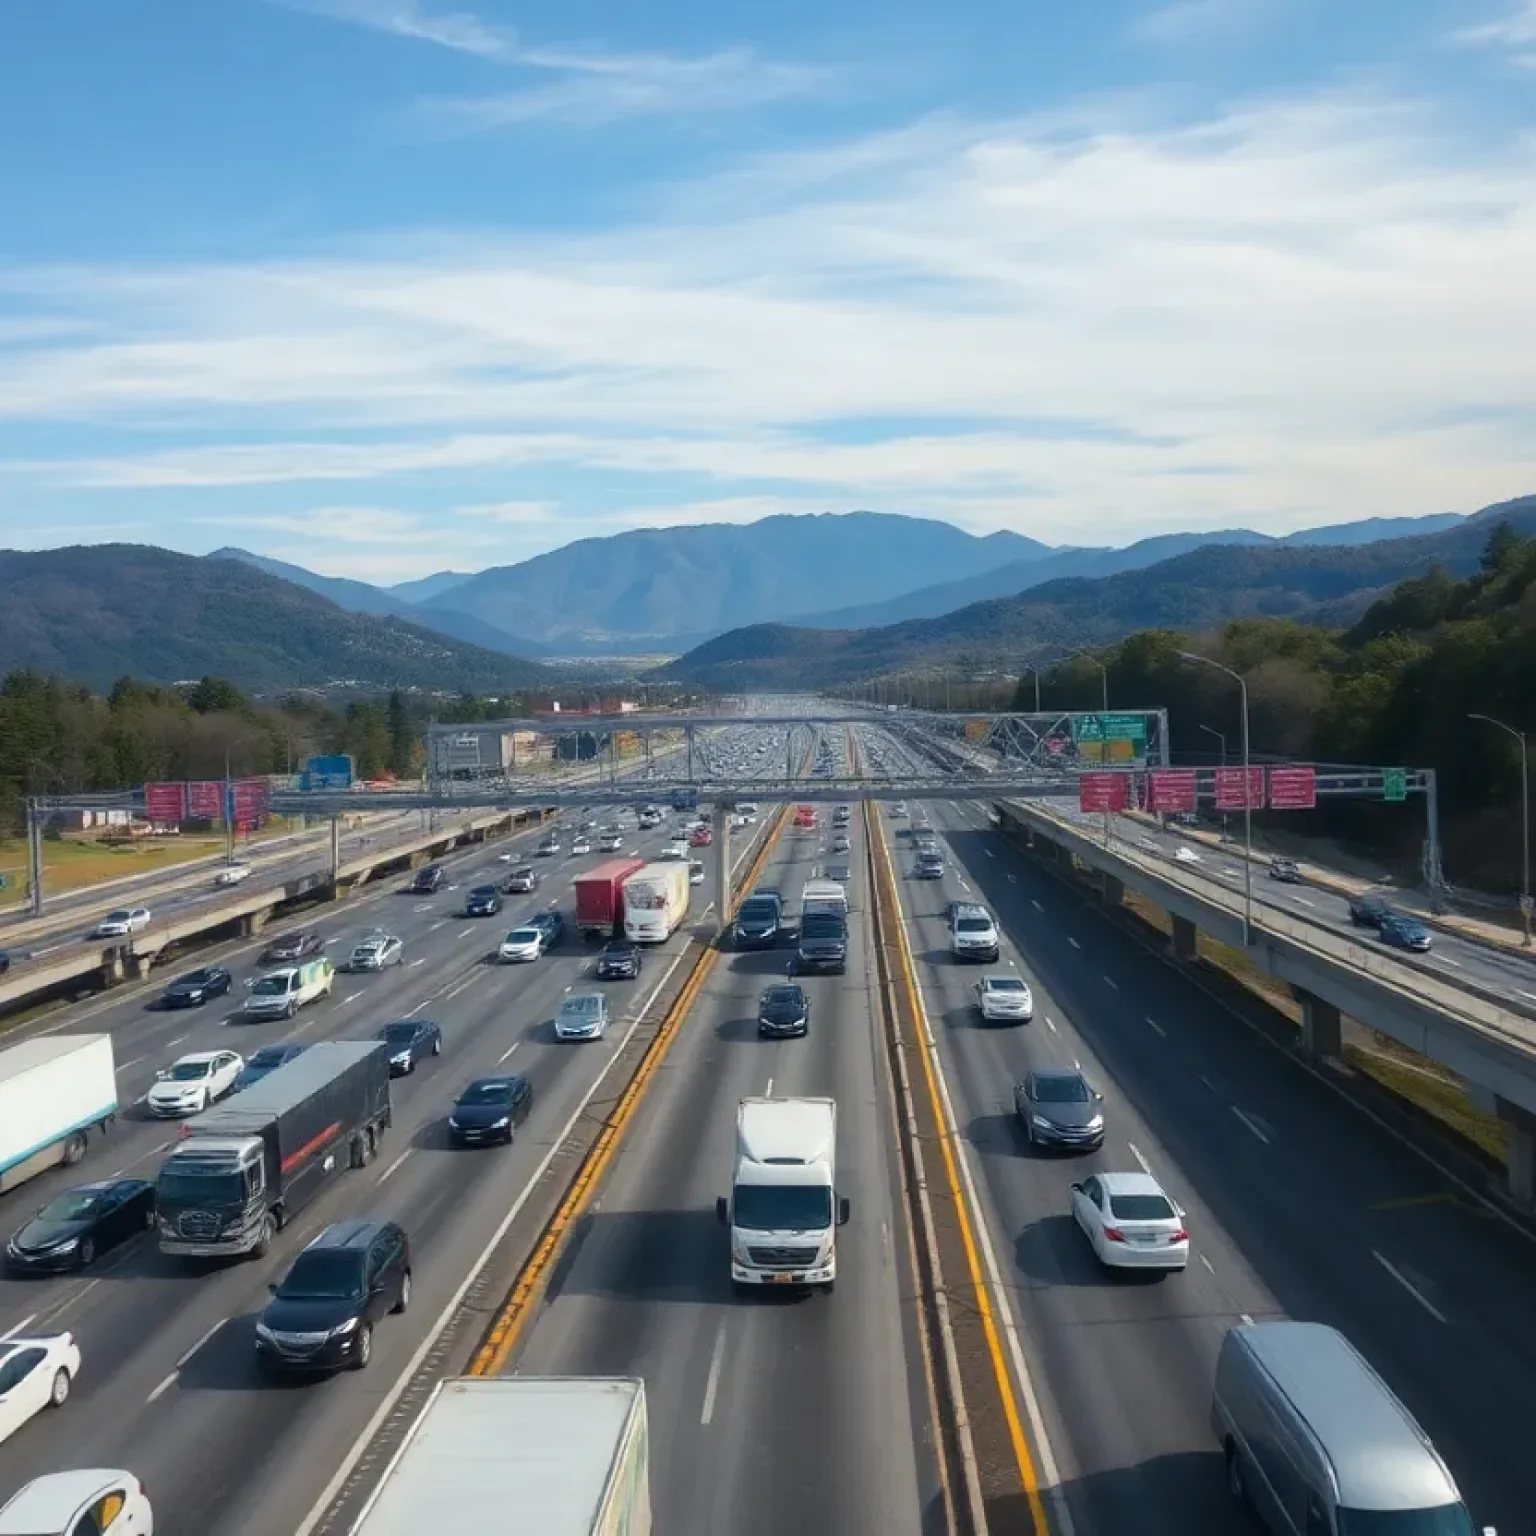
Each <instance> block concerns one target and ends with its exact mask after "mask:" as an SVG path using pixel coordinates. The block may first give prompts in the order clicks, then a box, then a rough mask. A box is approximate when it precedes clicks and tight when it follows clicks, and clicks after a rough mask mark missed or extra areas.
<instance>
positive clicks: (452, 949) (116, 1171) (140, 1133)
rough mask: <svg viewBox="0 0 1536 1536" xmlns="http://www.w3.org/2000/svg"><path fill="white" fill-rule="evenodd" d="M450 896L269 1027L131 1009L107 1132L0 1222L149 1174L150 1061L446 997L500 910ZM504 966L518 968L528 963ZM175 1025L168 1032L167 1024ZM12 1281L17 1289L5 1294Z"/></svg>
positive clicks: (170, 1130) (570, 948)
mask: <svg viewBox="0 0 1536 1536" xmlns="http://www.w3.org/2000/svg"><path fill="white" fill-rule="evenodd" d="M566 872H567V873H569V874H572V875H573V876H574V875H575V874H579V873H580V870H579V869H569V868H568V869H567V871H566ZM701 889H702V888H701ZM569 900H570V893H569V890H568V889H565V888H563V887H553V888H552V887H551V886H546V887H545V888H544V889H543V891H541V892H539V893H535V894H534V896H532V897H529V898H525V903H526V905H525V906H523V907H519V908H515V909H511V908H509V911H516V912H517V914H518V915H519V916H522V915H525V914H526V912H529V911H533V910H536V909H537V908H538V907H541V906H548V905H549V904H550V903H551V902H554V903H556V904H558V905H562V906H565V905H568V904H569ZM454 901H456V898H455V897H451V896H450V897H446V898H439V899H438V901H437V902H434V903H431V904H422V903H418V904H417V907H421V906H423V905H426V906H427V907H428V908H429V909H428V910H426V911H413V913H412V918H411V921H414V922H415V923H419V924H421V925H424V927H423V931H422V935H421V938H420V939H419V940H418V941H417V942H415V943H413V944H409V945H408V947H407V954H408V956H409V958H408V960H407V962H406V964H405V965H404V966H402V967H399V968H396V969H392V970H391V971H388V972H384V973H381V974H377V975H359V976H338V978H337V981H338V987H337V989H336V990H335V991H334V992H333V993H332V996H331V997H330V998H329V999H327V1000H324V1001H321V1002H318V1003H314V1004H311V1005H310V1006H309V1007H308V1008H306V1009H304V1010H303V1011H302V1012H300V1013H299V1014H298V1015H297V1017H296V1019H295V1020H293V1021H291V1022H284V1023H280V1024H278V1025H277V1026H276V1027H275V1028H273V1027H270V1026H263V1025H259V1024H248V1023H245V1022H243V1021H242V1020H241V1016H240V1015H239V1013H238V1011H237V1008H238V1005H236V1009H224V1008H222V1007H219V1008H215V1007H209V1008H205V1009H200V1010H191V1009H187V1010H175V1011H173V1012H169V1013H164V1012H160V1013H153V1014H150V1015H142V1014H140V1013H137V1012H136V1013H134V1014H132V1015H130V1016H129V1017H130V1018H131V1019H132V1021H133V1022H134V1023H136V1024H137V1025H138V1026H139V1028H138V1030H137V1032H136V1033H135V1035H134V1038H133V1041H132V1049H133V1050H134V1052H135V1054H134V1055H132V1056H126V1055H122V1054H120V1056H119V1062H118V1069H119V1071H118V1083H119V1091H120V1094H121V1101H122V1103H123V1105H124V1109H123V1111H122V1112H121V1113H120V1115H119V1118H118V1120H117V1122H116V1124H115V1126H114V1127H113V1129H112V1130H111V1131H110V1132H109V1133H108V1134H107V1135H106V1136H104V1137H98V1138H93V1140H92V1142H91V1145H90V1150H89V1151H88V1153H87V1157H86V1159H85V1161H84V1162H83V1163H81V1164H79V1165H77V1166H76V1167H74V1168H63V1167H59V1168H54V1169H51V1170H49V1171H48V1172H47V1173H44V1174H42V1175H40V1176H39V1177H38V1178H36V1179H33V1180H30V1181H29V1182H28V1183H27V1184H25V1185H23V1186H21V1187H20V1188H18V1189H17V1190H15V1191H12V1192H11V1193H9V1194H8V1195H7V1196H5V1197H4V1198H0V1229H3V1230H4V1231H5V1232H7V1233H9V1232H10V1231H11V1230H13V1229H14V1228H15V1227H18V1226H20V1225H21V1223H22V1222H23V1221H24V1220H26V1219H27V1217H28V1216H29V1215H30V1214H31V1213H32V1211H33V1210H35V1209H36V1208H37V1206H39V1205H41V1204H43V1203H44V1202H46V1201H47V1200H49V1199H51V1198H52V1197H53V1196H54V1195H55V1194H57V1193H59V1192H61V1191H62V1190H64V1189H67V1188H70V1187H72V1186H73V1185H75V1184H78V1183H80V1182H82V1181H85V1180H88V1179H92V1178H100V1177H107V1176H118V1175H123V1176H131V1177H152V1176H153V1172H154V1169H155V1167H156V1166H157V1165H158V1159H159V1157H160V1156H161V1154H163V1153H164V1152H165V1150H166V1149H167V1148H168V1146H169V1144H170V1143H171V1142H172V1141H173V1140H174V1138H175V1137H176V1135H177V1131H178V1123H177V1122H175V1121H169V1120H160V1119H157V1118H155V1117H152V1116H151V1115H150V1114H149V1112H148V1111H147V1110H146V1109H145V1108H144V1106H143V1102H142V1100H143V1095H144V1093H145V1092H147V1090H148V1089H149V1087H150V1086H151V1085H152V1084H153V1083H154V1081H155V1073H156V1071H157V1070H158V1069H160V1068H161V1067H163V1066H165V1065H168V1064H169V1063H170V1062H171V1061H173V1060H174V1059H175V1058H176V1056H178V1055H184V1054H188V1053H190V1052H193V1051H198V1050H213V1049H222V1048H227V1049H231V1050H236V1051H239V1052H241V1053H242V1054H245V1055H249V1054H250V1053H251V1052H252V1051H253V1050H255V1049H257V1048H259V1046H261V1045H265V1044H270V1043H273V1042H275V1041H283V1040H290V1039H308V1040H319V1039H335V1038H356V1037H359V1036H363V1037H366V1036H368V1035H370V1034H371V1033H372V1032H373V1030H375V1029H376V1028H378V1027H379V1026H380V1025H382V1024H384V1023H387V1022H388V1021H389V1020H391V1019H395V1018H399V1017H402V1016H407V1015H412V1014H419V1013H420V1012H421V1011H422V1010H423V1009H427V1008H432V1009H434V1010H435V1008H436V1005H437V1002H438V1000H439V999H447V1000H448V1001H450V1002H451V1000H452V998H453V996H454V995H455V994H456V989H457V988H459V987H461V986H468V985H472V984H474V982H475V979H476V978H477V976H478V975H479V974H480V970H479V967H480V966H481V962H482V961H483V960H484V959H485V957H486V955H487V953H488V952H489V951H490V950H491V949H492V947H493V946H494V944H495V943H496V942H497V941H498V940H499V938H500V936H501V934H502V933H503V932H504V928H503V926H502V924H501V922H500V921H499V920H491V919H462V920H458V919H449V918H444V917H442V916H440V915H439V912H440V908H441V907H442V906H443V905H444V904H445V903H446V902H454ZM329 910H330V911H334V912H335V913H336V914H337V916H336V917H332V918H331V919H330V922H331V923H336V922H338V921H339V916H340V914H341V912H342V911H343V910H344V909H341V908H337V909H329ZM411 921H408V922H402V923H400V924H398V925H393V926H394V927H395V928H396V931H402V932H404V933H405V934H406V935H410V932H411ZM317 926H318V925H317ZM368 926H370V925H366V924H365V925H364V926H363V927H361V928H359V929H358V931H357V933H356V934H353V935H349V934H347V932H346V930H345V929H343V930H341V933H340V935H339V936H340V937H342V938H344V939H346V941H347V943H348V944H350V942H351V940H352V939H353V938H355V937H360V936H361V934H362V932H364V931H366V929H367V927H368ZM251 947H252V948H258V946H254V945H253V946H251ZM586 953H587V951H586V949H585V948H584V947H583V946H581V945H580V943H579V941H575V940H573V941H568V943H567V945H566V946H565V947H564V949H562V950H557V951H554V952H552V954H551V955H550V956H549V957H547V959H546V960H545V961H541V962H537V963H536V967H535V968H538V967H543V966H546V965H548V964H551V963H556V964H558V963H559V957H561V956H563V955H581V956H585V955H586ZM588 964H589V961H588V960H587V959H585V958H583V959H582V960H581V961H580V964H579V966H578V971H579V970H581V969H585V968H587V966H588ZM506 969H507V970H508V971H509V972H513V973H518V972H525V971H526V970H527V969H529V968H526V967H508V968H506ZM237 990H238V989H237ZM221 1001H222V1000H221ZM108 1022H110V1021H106V1020H102V1019H95V1020H92V1021H90V1026H91V1027H92V1028H96V1029H100V1028H102V1027H103V1025H104V1024H105V1023H108ZM173 1029H174V1030H175V1031H176V1033H175V1034H171V1033H170V1031H171V1030H173ZM125 1032H126V1031H123V1030H120V1031H119V1032H118V1033H117V1035H116V1037H115V1038H116V1040H117V1043H118V1044H119V1050H120V1052H121V1051H122V1050H123V1049H124V1045H123V1035H124V1033H125ZM46 1283H50V1282H41V1281H39V1280H38V1279H36V1278H31V1277H28V1278H25V1279H21V1280H17V1279H15V1278H13V1277H5V1278H0V1326H3V1323H4V1321H5V1320H6V1319H8V1318H14V1317H20V1316H24V1315H26V1313H27V1312H29V1311H31V1310H34V1309H35V1306H36V1305H37V1304H38V1301H39V1297H38V1294H37V1289H36V1288H37V1287H38V1286H39V1285H40V1284H46ZM51 1283H55V1284H56V1283H58V1282H51ZM18 1287H19V1289H18ZM13 1291H15V1292H16V1294H14V1295H13V1294H12V1292H13Z"/></svg>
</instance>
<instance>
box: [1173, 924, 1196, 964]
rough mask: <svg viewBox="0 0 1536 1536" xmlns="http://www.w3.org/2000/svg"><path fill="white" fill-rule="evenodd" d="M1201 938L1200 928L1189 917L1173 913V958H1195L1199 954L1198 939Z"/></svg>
mask: <svg viewBox="0 0 1536 1536" xmlns="http://www.w3.org/2000/svg"><path fill="white" fill-rule="evenodd" d="M1198 938H1199V930H1198V929H1197V928H1196V927H1195V925H1194V923H1192V922H1191V921H1190V920H1189V918H1187V917H1180V916H1179V915H1178V913H1176V912H1175V913H1174V914H1173V958H1174V959H1175V960H1193V959H1194V958H1195V957H1196V956H1197V955H1198V954H1199V952H1200V951H1199V948H1198V946H1197V944H1196V940H1197V939H1198Z"/></svg>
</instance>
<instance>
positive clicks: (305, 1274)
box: [277, 1248, 363, 1301]
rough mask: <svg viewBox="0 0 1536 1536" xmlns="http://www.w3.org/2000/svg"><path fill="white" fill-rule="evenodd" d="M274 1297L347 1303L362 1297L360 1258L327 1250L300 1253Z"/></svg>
mask: <svg viewBox="0 0 1536 1536" xmlns="http://www.w3.org/2000/svg"><path fill="white" fill-rule="evenodd" d="M277 1294H278V1295H279V1296H280V1297H282V1299H283V1300H284V1301H350V1300H352V1299H353V1298H354V1297H357V1296H361V1295H362V1294H363V1264H362V1255H361V1254H358V1253H354V1252H341V1251H339V1250H336V1249H327V1248H319V1249H310V1250H309V1251H308V1252H307V1253H301V1254H300V1255H299V1256H298V1258H297V1259H295V1260H294V1263H293V1268H292V1269H290V1270H289V1271H288V1275H287V1278H286V1279H285V1280H284V1281H283V1283H282V1284H281V1285H280V1286H278V1288H277Z"/></svg>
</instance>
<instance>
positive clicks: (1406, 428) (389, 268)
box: [0, 0, 1536, 582]
mask: <svg viewBox="0 0 1536 1536" xmlns="http://www.w3.org/2000/svg"><path fill="white" fill-rule="evenodd" d="M1533 126H1536V0H1329V3H1324V0H1173V3H1165V0H1095V3H1094V4H1092V5H1062V4H1059V3H1055V0H1053V3H1042V0H952V3H951V4H949V5H947V6H936V5H933V4H931V3H917V0H880V3H878V4H876V3H875V0H844V3H842V4H840V5H837V6H830V7H829V6H825V5H821V4H811V3H809V0H780V3H778V4H776V5H773V6H762V5H753V6H750V7H749V6H747V5H744V4H741V3H740V0H721V3H716V4H714V5H711V6H699V5H678V4H675V3H670V0H653V3H651V4H650V5H646V6H636V5H632V4H621V3H617V0H604V3H579V0H566V3H564V4H560V5H555V4H552V3H549V0H532V3H527V4H520V5H516V6H514V5H511V4H508V3H506V0H480V3H478V4H475V3H474V0H469V3H468V4H466V5H465V6H463V7H456V6H454V5H452V4H450V3H444V4H438V3H436V0H131V3H125V0H47V3H46V4H24V3H13V4H10V5H5V6H0V142H3V143H4V144H5V145H6V150H5V152H4V153H3V154H0V208H3V209H4V210H5V211H4V215H3V216H0V544H4V545H6V546H9V547H16V548H42V547H46V546H49V545H54V544H60V543H100V542H107V541H110V540H113V539H128V540H134V541H139V542H153V543H160V544H165V545H168V546H171V547H173V548H177V549H183V550H187V551H191V552H194V553H198V552H203V551H206V550H209V549H212V548H215V547H217V546H218V545H220V544H225V543H236V544H240V545H243V546H246V547H248V548H251V549H255V550H258V551H261V552H263V553H267V554H271V555H275V556H278V557H280V558H285V559H290V560H294V561H298V562H300V563H303V564H307V565H310V566H312V567H314V568H316V569H319V570H324V571H328V572H331V573H334V574H350V575H355V576H359V577H363V578H365V579H370V580H378V581H385V582H387V581H393V580H404V579H407V578H409V577H412V576H416V575H421V574H425V573H426V572H428V571H431V570H435V569H439V568H444V567H452V568H456V569H475V568H479V567H482V566H485V565H490V564H500V563H506V562H509V561H513V560H517V559H522V558H526V557H527V556H529V555H531V554H535V553H538V552H539V551H541V550H544V549H549V548H553V547H555V546H556V545H559V544H563V543H566V542H568V541H569V540H571V539H573V538H578V537H582V536H585V535H589V534H604V533H612V532H616V531H619V530H622V529H625V528H632V527H641V526H651V525H666V524H677V523H687V522H699V521H746V520H750V519H753V518H756V517H760V516H763V515H765V514H767V513H770V512H775V511H819V510H826V509H832V510H845V509H850V508H854V507H874V508H878V509H881V510H887V511H904V512H911V513H916V514H921V515H927V516H942V517H946V518H948V519H950V520H951V521H954V522H957V523H959V524H961V525H962V526H965V527H968V528H971V529H973V530H975V531H977V532H986V531H990V530H992V529H995V528H1003V527H1007V528H1014V529H1017V530H1018V531H1020V532H1022V533H1028V534H1031V535H1033V536H1035V537H1038V538H1043V539H1046V540H1049V541H1052V542H1070V543H1125V542H1129V541H1130V540H1132V539H1135V538H1138V537H1142V536H1144V535H1146V534H1149V533H1154V532H1158V531H1163V530H1167V529H1171V528H1219V527H1230V526H1234V525H1238V524H1244V525H1247V526H1250V527H1257V528H1262V529H1265V530H1267V531H1271V532H1283V531H1286V530H1288V529H1292V528H1297V527H1303V526H1307V525H1309V524H1315V523H1321V522H1331V521H1338V520H1343V519H1347V518H1351V517H1357V516H1361V517H1363V516H1370V515H1383V514H1411V513H1417V512H1431V511H1443V510H1448V509H1467V510H1470V509H1472V508H1475V507H1477V506H1479V505H1482V504H1484V503H1486V502H1489V501H1492V500H1497V499H1499V498H1501V497H1504V496H1509V495H1516V494H1520V493H1523V492H1527V491H1531V490H1536V431H1533V426H1536V281H1533V280H1532V277H1531V274H1532V273H1536V135H1533V132H1532V129H1533Z"/></svg>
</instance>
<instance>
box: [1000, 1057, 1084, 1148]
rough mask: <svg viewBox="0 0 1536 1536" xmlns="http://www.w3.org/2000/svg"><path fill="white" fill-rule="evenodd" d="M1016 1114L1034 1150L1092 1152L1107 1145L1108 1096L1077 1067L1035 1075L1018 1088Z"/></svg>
mask: <svg viewBox="0 0 1536 1536" xmlns="http://www.w3.org/2000/svg"><path fill="white" fill-rule="evenodd" d="M1013 1111H1014V1113H1015V1114H1016V1115H1017V1116H1018V1117H1019V1124H1020V1125H1022V1126H1023V1127H1024V1134H1025V1136H1026V1137H1027V1138H1028V1139H1029V1144H1030V1146H1032V1147H1068V1148H1072V1149H1075V1150H1081V1151H1084V1152H1091V1151H1094V1150H1095V1149H1096V1148H1098V1147H1102V1146H1103V1145H1104V1095H1103V1094H1101V1093H1098V1092H1097V1091H1095V1089H1094V1088H1093V1087H1092V1086H1091V1085H1090V1084H1089V1082H1088V1079H1087V1078H1086V1077H1084V1076H1083V1074H1082V1073H1081V1072H1079V1071H1077V1070H1076V1068H1074V1067H1049V1068H1042V1069H1041V1070H1040V1071H1038V1072H1031V1073H1030V1074H1029V1076H1028V1077H1026V1078H1025V1079H1024V1081H1023V1082H1022V1083H1018V1084H1016V1085H1015V1086H1014V1090H1013Z"/></svg>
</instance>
